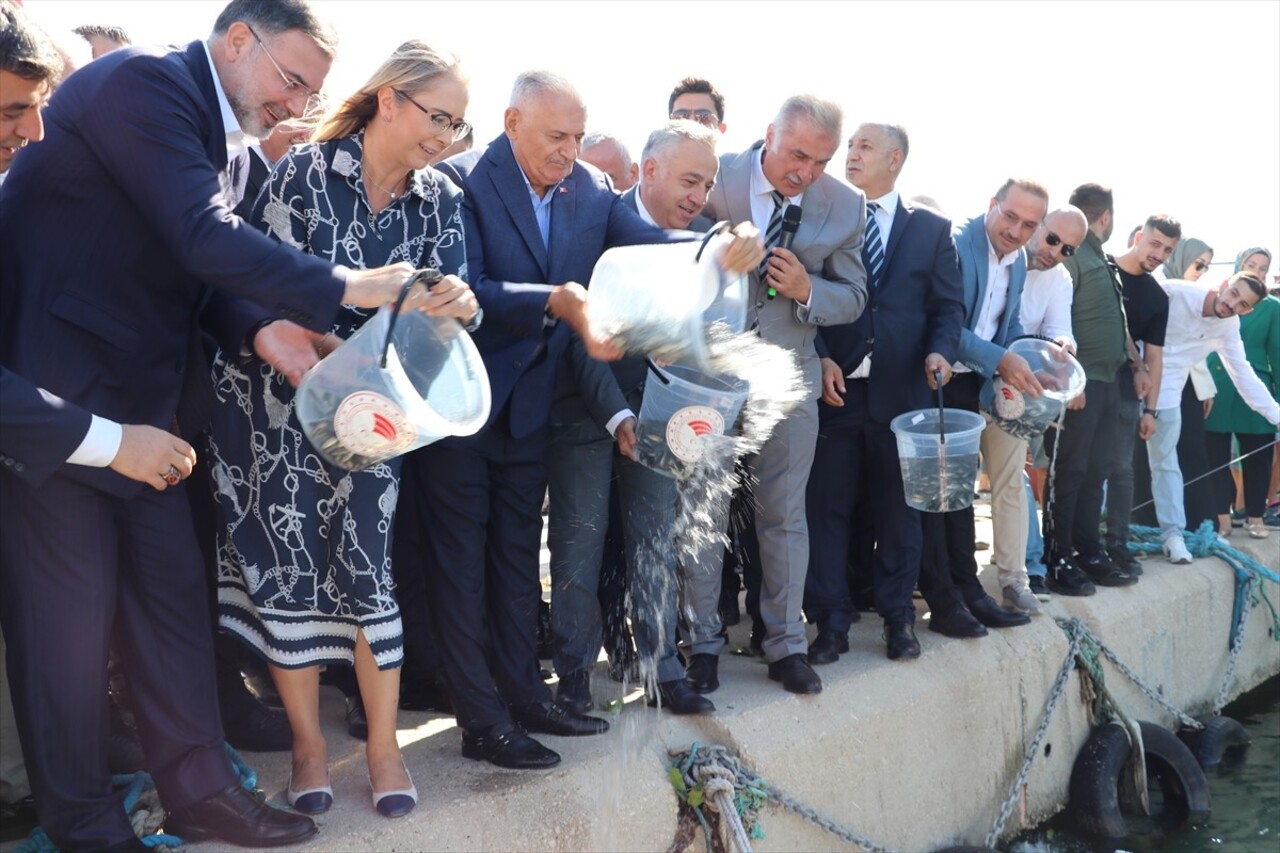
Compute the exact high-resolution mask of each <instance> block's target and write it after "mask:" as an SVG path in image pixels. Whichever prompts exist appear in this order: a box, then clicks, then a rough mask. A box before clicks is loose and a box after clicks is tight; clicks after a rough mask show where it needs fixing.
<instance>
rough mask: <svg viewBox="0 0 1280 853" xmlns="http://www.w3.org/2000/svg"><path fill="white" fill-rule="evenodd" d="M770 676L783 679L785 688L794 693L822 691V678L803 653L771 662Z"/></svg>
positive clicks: (778, 679)
mask: <svg viewBox="0 0 1280 853" xmlns="http://www.w3.org/2000/svg"><path fill="white" fill-rule="evenodd" d="M769 677H770V678H772V679H773V680H774V681H781V682H782V686H783V688H785V689H786V690H790V691H791V692H792V693H821V692H822V679H821V678H819V677H818V673H816V672H814V671H813V667H811V666H809V661H808V660H807V659H806V658H805V656H804V655H802V654H794V655H787V656H786V657H785V658H783V659H782V660H776V661H773V662H772V663H771V664H769Z"/></svg>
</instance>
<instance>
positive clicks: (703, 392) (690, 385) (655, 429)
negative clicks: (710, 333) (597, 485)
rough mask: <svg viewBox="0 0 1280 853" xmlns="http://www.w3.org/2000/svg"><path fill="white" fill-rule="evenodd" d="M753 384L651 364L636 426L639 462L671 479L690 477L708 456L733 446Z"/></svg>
mask: <svg viewBox="0 0 1280 853" xmlns="http://www.w3.org/2000/svg"><path fill="white" fill-rule="evenodd" d="M748 389H749V386H748V384H747V383H746V382H745V381H744V380H741V379H735V378H733V377H731V376H726V375H715V374H711V373H703V372H702V371H700V370H698V369H696V368H693V367H689V366H687V365H683V364H672V365H669V366H667V367H659V366H658V365H656V364H652V363H651V364H650V365H649V377H648V380H647V381H646V382H645V385H644V402H643V403H642V404H641V406H640V417H639V419H638V420H637V423H636V436H637V439H638V440H637V442H636V457H637V459H638V460H639V461H640V463H641V464H642V465H645V466H646V467H649V468H652V469H653V470H654V471H657V472H658V473H659V474H665V475H666V476H668V477H676V478H683V477H687V476H689V474H691V473H692V472H693V470H694V468H695V467H696V466H697V464H698V463H699V462H700V461H702V459H703V456H704V455H705V454H707V453H715V452H717V451H719V450H722V449H724V448H728V447H729V446H730V445H731V440H730V438H729V436H728V435H727V433H728V432H729V431H731V430H732V429H733V425H734V422H735V421H737V419H738V413H739V412H740V411H742V404H743V403H745V402H746V400H747V391H748Z"/></svg>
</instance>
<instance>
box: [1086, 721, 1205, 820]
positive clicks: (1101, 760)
mask: <svg viewBox="0 0 1280 853" xmlns="http://www.w3.org/2000/svg"><path fill="white" fill-rule="evenodd" d="M1138 725H1139V727H1140V728H1141V730H1142V743H1143V748H1144V750H1145V753H1146V766H1147V779H1148V784H1150V782H1151V781H1155V783H1156V784H1157V785H1159V786H1160V791H1161V793H1162V794H1163V797H1164V809H1163V811H1162V812H1161V814H1160V815H1159V816H1155V815H1153V817H1156V818H1157V820H1158V822H1159V823H1160V825H1161V827H1162V828H1163V829H1166V830H1167V829H1172V828H1173V827H1175V826H1179V825H1181V824H1184V823H1186V822H1187V821H1189V820H1193V819H1194V820H1203V819H1204V818H1207V817H1208V815H1209V809H1210V802H1209V785H1208V782H1206V781H1205V777H1204V771H1203V770H1201V769H1200V764H1199V763H1198V762H1197V761H1196V758H1195V756H1194V755H1192V754H1191V750H1189V749H1187V747H1186V745H1185V744H1184V743H1183V742H1182V741H1180V740H1178V738H1177V737H1176V736H1174V734H1173V733H1172V732H1170V731H1168V730H1166V729H1163V728H1161V727H1160V726H1157V725H1156V724H1154V723H1148V722H1144V721H1139V723H1138ZM1129 752H1130V746H1129V736H1128V733H1127V732H1126V731H1125V729H1124V728H1123V727H1122V726H1120V725H1119V724H1118V723H1109V724H1107V725H1105V726H1102V727H1101V728H1099V729H1097V730H1096V731H1094V733H1093V734H1092V735H1090V737H1089V740H1088V741H1087V742H1086V743H1085V745H1084V747H1083V748H1082V749H1081V750H1080V754H1079V755H1077V756H1076V762H1075V765H1074V766H1073V767H1072V768H1071V783H1070V788H1069V795H1068V796H1069V799H1068V802H1067V812H1068V815H1069V816H1070V819H1071V821H1072V823H1074V825H1075V826H1076V827H1077V828H1079V829H1080V830H1081V831H1082V832H1085V833H1088V834H1090V835H1093V836H1096V837H1099V838H1106V839H1111V840H1120V839H1123V838H1127V837H1128V836H1129V835H1130V834H1132V831H1131V830H1130V828H1129V822H1128V820H1127V819H1126V818H1125V811H1126V810H1125V809H1124V808H1123V807H1122V805H1121V801H1120V784H1121V774H1122V773H1124V767H1125V764H1126V763H1127V762H1128V760H1129Z"/></svg>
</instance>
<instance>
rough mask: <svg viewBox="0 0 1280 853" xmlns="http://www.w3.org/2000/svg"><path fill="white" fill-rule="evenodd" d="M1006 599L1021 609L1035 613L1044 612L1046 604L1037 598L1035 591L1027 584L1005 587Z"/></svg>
mask: <svg viewBox="0 0 1280 853" xmlns="http://www.w3.org/2000/svg"><path fill="white" fill-rule="evenodd" d="M1004 600H1005V601H1007V602H1009V603H1010V604H1012V605H1013V606H1014V607H1016V608H1018V609H1019V610H1025V611H1027V612H1028V613H1031V614H1033V615H1034V614H1037V613H1043V612H1044V605H1043V604H1041V603H1040V599H1038V598H1036V596H1035V593H1033V592H1032V591H1031V590H1030V589H1028V588H1027V585H1026V584H1019V585H1017V586H1006V587H1005V588H1004Z"/></svg>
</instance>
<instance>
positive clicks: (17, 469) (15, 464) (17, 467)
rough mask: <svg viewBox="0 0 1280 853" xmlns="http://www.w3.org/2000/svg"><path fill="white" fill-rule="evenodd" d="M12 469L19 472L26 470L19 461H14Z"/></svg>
mask: <svg viewBox="0 0 1280 853" xmlns="http://www.w3.org/2000/svg"><path fill="white" fill-rule="evenodd" d="M13 470H15V471H17V472H18V473H19V474H21V473H22V472H23V471H25V470H27V466H26V465H23V464H22V463H21V462H17V463H14V466H13Z"/></svg>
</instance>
